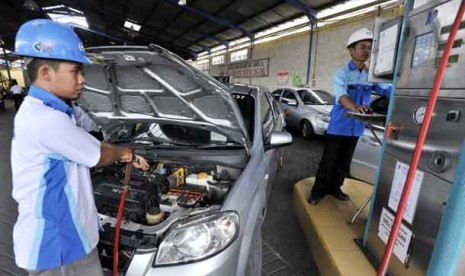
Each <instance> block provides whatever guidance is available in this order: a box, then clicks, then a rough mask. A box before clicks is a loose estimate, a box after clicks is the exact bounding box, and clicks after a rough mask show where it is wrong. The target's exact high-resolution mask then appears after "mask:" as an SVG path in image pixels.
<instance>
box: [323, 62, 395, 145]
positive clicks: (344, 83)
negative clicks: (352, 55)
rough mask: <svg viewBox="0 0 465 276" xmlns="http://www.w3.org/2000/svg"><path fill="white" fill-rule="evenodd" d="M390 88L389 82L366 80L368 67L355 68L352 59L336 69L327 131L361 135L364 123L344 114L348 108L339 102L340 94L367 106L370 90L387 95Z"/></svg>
mask: <svg viewBox="0 0 465 276" xmlns="http://www.w3.org/2000/svg"><path fill="white" fill-rule="evenodd" d="M391 90H392V86H391V85H390V84H378V83H370V82H368V69H367V68H366V67H365V66H364V67H363V68H362V69H357V68H356V66H355V63H354V62H353V61H350V62H349V63H348V64H347V65H346V66H344V67H342V68H340V69H338V70H337V71H336V72H335V73H334V76H333V94H334V107H333V109H332V110H331V114H330V121H329V125H328V130H327V133H328V134H332V135H342V136H355V137H359V136H362V135H363V131H364V129H365V123H364V122H363V121H360V120H356V119H353V118H349V117H346V116H345V113H346V112H348V111H349V110H348V109H347V108H345V107H343V106H342V105H341V103H340V102H339V98H340V97H341V96H344V95H345V96H347V97H349V98H350V99H351V100H352V101H353V102H354V103H355V105H357V106H359V105H365V106H368V105H369V104H370V101H371V92H372V91H375V92H376V93H378V94H382V95H386V96H387V97H389V96H390V94H391Z"/></svg>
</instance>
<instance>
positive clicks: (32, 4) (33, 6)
mask: <svg viewBox="0 0 465 276" xmlns="http://www.w3.org/2000/svg"><path fill="white" fill-rule="evenodd" d="M23 7H24V8H25V9H26V10H30V11H38V10H40V7H39V5H37V3H36V1H34V0H26V1H24V3H23Z"/></svg>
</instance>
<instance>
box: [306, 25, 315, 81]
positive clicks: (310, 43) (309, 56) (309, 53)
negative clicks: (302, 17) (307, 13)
mask: <svg viewBox="0 0 465 276" xmlns="http://www.w3.org/2000/svg"><path fill="white" fill-rule="evenodd" d="M309 20H310V22H311V23H310V39H309V41H308V60H307V74H306V76H307V81H306V82H305V83H306V84H307V85H308V84H309V81H310V66H311V64H312V63H311V61H312V45H313V30H314V26H315V23H314V22H313V20H311V18H310V17H309Z"/></svg>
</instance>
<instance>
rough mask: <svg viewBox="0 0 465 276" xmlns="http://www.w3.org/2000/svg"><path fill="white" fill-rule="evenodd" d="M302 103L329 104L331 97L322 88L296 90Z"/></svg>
mask: <svg viewBox="0 0 465 276" xmlns="http://www.w3.org/2000/svg"><path fill="white" fill-rule="evenodd" d="M297 92H298V94H299V96H300V98H301V99H302V101H303V102H304V104H321V105H323V104H331V102H332V100H333V97H332V96H331V94H329V93H328V92H326V91H324V90H312V92H311V91H308V90H299V91H297Z"/></svg>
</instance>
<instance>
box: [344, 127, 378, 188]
mask: <svg viewBox="0 0 465 276" xmlns="http://www.w3.org/2000/svg"><path fill="white" fill-rule="evenodd" d="M373 132H374V133H375V134H376V136H375V135H374V134H373ZM373 132H372V131H371V130H370V129H369V128H368V127H367V128H365V131H364V133H363V136H362V137H360V138H359V139H358V142H357V146H356V148H355V152H354V156H353V158H352V162H351V164H350V175H351V176H352V177H354V178H357V179H360V180H363V181H365V182H367V183H370V184H374V182H375V177H376V169H377V168H378V158H379V155H380V153H381V143H380V142H382V139H383V132H384V128H383V127H373ZM378 139H380V140H378Z"/></svg>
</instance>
